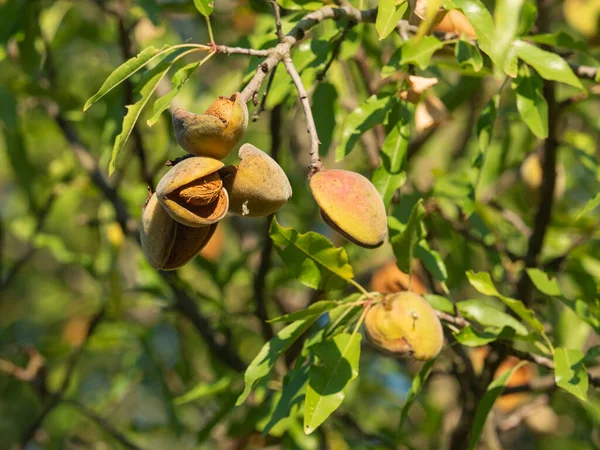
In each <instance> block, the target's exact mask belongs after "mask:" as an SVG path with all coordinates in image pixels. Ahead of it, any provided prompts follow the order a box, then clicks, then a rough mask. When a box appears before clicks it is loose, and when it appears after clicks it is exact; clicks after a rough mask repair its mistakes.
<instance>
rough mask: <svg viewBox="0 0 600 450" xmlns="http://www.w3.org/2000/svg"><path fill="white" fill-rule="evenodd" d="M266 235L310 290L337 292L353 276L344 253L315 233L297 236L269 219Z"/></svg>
mask: <svg viewBox="0 0 600 450" xmlns="http://www.w3.org/2000/svg"><path fill="white" fill-rule="evenodd" d="M269 235H270V236H271V239H273V243H274V244H275V247H276V249H277V253H278V254H279V256H280V257H281V259H282V260H283V262H284V263H285V264H286V265H287V267H288V268H289V269H290V270H291V271H292V272H293V273H294V275H295V276H296V277H297V278H298V280H300V281H301V282H302V283H304V284H306V285H307V286H309V287H311V288H313V289H325V290H328V289H341V288H343V287H344V286H345V285H346V282H347V281H348V280H351V279H352V278H353V277H354V272H353V270H352V266H351V265H350V264H349V263H348V255H347V254H346V250H344V249H343V248H337V247H335V246H334V245H333V244H332V243H331V242H330V241H329V240H328V239H327V238H325V237H324V236H322V235H320V234H318V233H314V232H312V231H309V232H308V233H304V234H301V233H298V232H297V231H296V230H293V229H292V228H284V227H282V226H280V225H279V223H278V222H277V219H273V221H272V222H271V229H270V230H269Z"/></svg>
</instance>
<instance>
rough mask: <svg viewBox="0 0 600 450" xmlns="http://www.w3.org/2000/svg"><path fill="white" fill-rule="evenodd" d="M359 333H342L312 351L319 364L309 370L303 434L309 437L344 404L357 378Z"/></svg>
mask: <svg viewBox="0 0 600 450" xmlns="http://www.w3.org/2000/svg"><path fill="white" fill-rule="evenodd" d="M361 338H362V335H361V334H360V333H355V334H349V333H340V334H337V335H335V336H334V337H333V339H328V340H326V341H324V342H322V343H320V344H319V345H316V346H314V347H313V351H314V354H315V355H316V356H317V357H318V362H317V363H314V364H313V365H311V367H310V372H309V379H308V387H307V388H306V398H305V403H304V432H305V433H306V434H310V433H312V432H313V431H315V430H316V429H317V428H318V427H319V425H321V424H322V423H323V422H324V421H325V420H326V419H327V417H329V415H330V414H331V413H333V412H334V411H335V410H336V409H337V408H338V407H339V406H340V405H341V404H342V402H343V401H344V397H345V392H344V391H345V390H346V389H347V387H348V385H349V384H350V383H351V382H352V380H354V379H355V378H356V377H357V376H358V360H359V358H360V341H361Z"/></svg>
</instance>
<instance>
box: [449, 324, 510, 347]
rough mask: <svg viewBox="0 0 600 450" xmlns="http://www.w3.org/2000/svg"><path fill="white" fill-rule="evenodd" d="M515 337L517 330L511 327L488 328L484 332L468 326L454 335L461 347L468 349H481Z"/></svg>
mask: <svg viewBox="0 0 600 450" xmlns="http://www.w3.org/2000/svg"><path fill="white" fill-rule="evenodd" d="M514 337H515V330H513V329H512V328H509V327H504V328H500V329H499V328H492V327H487V328H484V329H483V330H477V329H475V328H473V327H472V326H467V327H465V328H463V329H461V330H460V331H459V332H458V333H455V334H454V338H455V339H456V340H457V341H458V343H459V344H461V345H466V346H467V347H481V346H482V345H486V344H489V343H490V342H495V341H498V340H511V339H514Z"/></svg>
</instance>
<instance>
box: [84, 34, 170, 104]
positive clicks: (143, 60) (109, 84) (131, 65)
mask: <svg viewBox="0 0 600 450" xmlns="http://www.w3.org/2000/svg"><path fill="white" fill-rule="evenodd" d="M167 50H169V46H168V45H165V46H164V47H163V48H161V49H160V50H159V49H157V48H155V47H148V48H145V49H144V50H142V51H141V52H140V53H138V54H137V55H136V56H134V57H133V58H131V59H129V60H127V61H125V62H124V63H123V64H121V65H120V66H119V67H117V68H116V69H115V70H114V71H113V73H111V74H110V75H109V76H108V78H107V79H106V81H105V82H104V84H103V85H102V86H101V87H100V89H98V92H96V93H95V94H94V95H92V96H91V97H90V99H89V100H88V101H87V102H85V105H84V106H83V110H84V111H87V110H88V109H89V107H90V106H92V105H93V104H94V103H96V102H97V101H98V100H100V99H101V98H102V97H104V96H105V95H106V94H108V93H109V92H110V91H112V90H113V89H114V88H116V87H117V86H118V85H119V84H121V83H122V82H123V81H125V80H126V79H127V78H129V77H130V76H131V75H133V74H134V73H136V72H137V71H138V70H140V69H141V68H142V67H144V66H145V65H146V64H148V63H149V62H150V61H152V60H153V59H154V58H156V57H157V56H159V55H161V54H164V53H165V52H166V51H167Z"/></svg>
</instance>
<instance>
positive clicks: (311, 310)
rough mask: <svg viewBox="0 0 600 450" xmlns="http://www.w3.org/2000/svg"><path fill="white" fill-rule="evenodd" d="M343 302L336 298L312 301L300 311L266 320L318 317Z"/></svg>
mask: <svg viewBox="0 0 600 450" xmlns="http://www.w3.org/2000/svg"><path fill="white" fill-rule="evenodd" d="M342 304H343V302H341V301H338V300H321V301H318V302H316V303H313V304H312V305H310V306H309V307H308V308H305V309H303V310H301V311H296V312H293V313H290V314H284V315H283V316H279V317H275V318H274V319H271V320H269V321H268V322H270V323H274V322H293V321H295V320H301V319H308V318H312V317H314V318H318V317H320V316H321V315H322V314H323V313H326V312H327V311H330V310H332V309H333V308H335V307H337V306H340V305H342Z"/></svg>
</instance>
